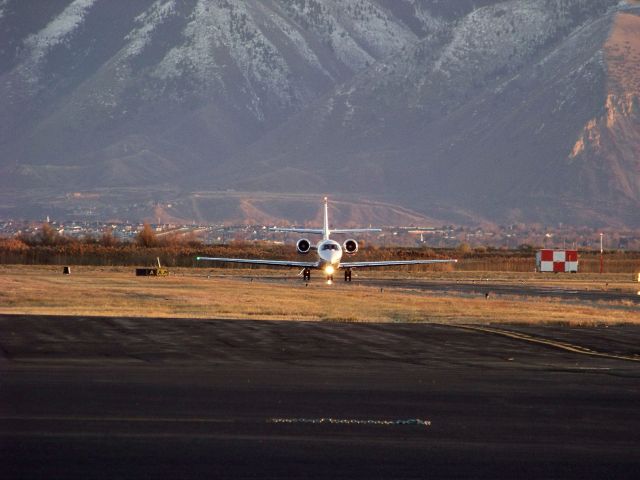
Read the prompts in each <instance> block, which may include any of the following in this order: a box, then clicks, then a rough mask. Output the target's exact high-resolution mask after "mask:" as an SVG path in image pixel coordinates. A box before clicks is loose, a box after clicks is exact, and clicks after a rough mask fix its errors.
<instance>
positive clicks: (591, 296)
mask: <svg viewBox="0 0 640 480" xmlns="http://www.w3.org/2000/svg"><path fill="white" fill-rule="evenodd" d="M358 281H360V282H361V283H362V284H363V285H375V286H380V287H393V288H410V289H416V290H425V291H431V292H438V293H451V292H457V293H463V294H470V295H485V294H487V293H488V294H490V295H494V294H497V295H506V296H514V295H515V296H521V297H522V296H524V297H544V298H560V299H565V300H576V301H581V302H585V301H586V302H627V303H631V304H637V305H640V295H638V293H637V292H630V291H621V290H616V289H606V288H597V289H596V288H591V289H586V288H583V287H582V288H581V287H576V288H572V287H563V286H541V285H536V284H527V283H525V282H520V283H519V284H514V283H507V282H497V281H494V280H486V281H485V280H477V281H473V282H471V281H458V282H453V281H437V280H436V281H434V280H414V279H382V278H367V279H362V280H360V279H359V280H358ZM638 288H639V289H640V286H639V287H638Z"/></svg>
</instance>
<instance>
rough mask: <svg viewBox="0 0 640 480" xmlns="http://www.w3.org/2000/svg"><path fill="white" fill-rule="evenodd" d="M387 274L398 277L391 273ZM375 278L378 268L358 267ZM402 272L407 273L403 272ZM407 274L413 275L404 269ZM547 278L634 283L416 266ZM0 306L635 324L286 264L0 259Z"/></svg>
mask: <svg viewBox="0 0 640 480" xmlns="http://www.w3.org/2000/svg"><path fill="white" fill-rule="evenodd" d="M387 275H396V276H401V275H402V274H401V273H399V272H395V273H388V272H387ZM367 276H368V277H370V278H371V277H374V276H375V277H378V276H379V275H378V272H367ZM405 277H406V274H405ZM412 277H413V276H412ZM489 277H492V278H491V281H493V282H498V281H500V282H508V283H516V282H533V281H541V282H554V283H555V284H560V283H562V284H564V285H572V286H573V287H574V288H588V289H596V288H613V287H614V286H616V288H620V289H623V290H625V291H626V290H628V291H632V289H634V288H635V289H640V285H638V284H635V283H633V282H632V281H631V280H630V279H625V278H623V277H622V276H621V275H620V274H615V275H614V274H611V275H610V276H607V277H605V279H606V280H608V282H606V281H605V283H609V285H608V286H605V284H603V280H605V279H602V278H597V279H594V278H592V276H589V275H580V274H578V275H573V276H569V275H567V276H562V277H560V276H553V278H546V277H540V276H538V277H537V278H532V277H530V276H529V274H526V275H520V276H518V275H517V274H513V273H511V274H500V275H498V274H495V273H492V274H489V273H485V274H484V275H480V274H475V273H474V274H473V275H470V274H469V272H449V273H447V274H446V275H443V273H439V274H436V273H431V274H426V273H423V274H422V275H421V278H423V279H424V280H425V281H429V280H435V279H436V278H437V279H442V278H445V279H446V280H448V281H452V282H456V281H473V282H476V281H477V282H483V281H487V280H486V279H487V278H489ZM0 313H24V314H51V315H104V316H143V317H183V318H227V319H236V318H238V319H240V318H249V319H265V320H302V321H318V320H324V321H352V322H371V321H374V322H443V323H487V322H527V323H538V322H543V323H547V322H553V323H557V322H562V323H568V324H580V325H591V324H601V323H623V322H640V315H638V309H637V308H636V307H634V306H633V305H625V304H609V303H599V304H598V303H591V304H578V303H570V302H566V301H561V300H553V299H549V298H525V297H522V298H520V297H501V298H496V297H491V298H489V299H485V298H484V296H482V295H478V296H472V295H463V294H451V295H443V294H427V293H425V292H423V291H416V290H410V289H399V288H385V289H384V290H381V289H380V288H378V287H371V286H365V285H362V284H359V283H358V281H357V278H354V282H353V283H352V284H344V283H342V282H336V283H335V284H334V285H331V286H328V285H326V284H325V283H324V282H323V281H322V280H321V279H320V278H319V277H316V278H315V279H314V281H313V282H311V283H310V284H309V285H308V286H305V283H303V282H302V281H301V280H300V279H299V278H297V277H295V274H294V273H293V272H292V271H288V270H278V271H269V270H260V271H250V270H233V271H230V270H214V269H176V270H174V271H172V275H170V276H169V277H164V278H163V277H158V278H155V277H136V276H134V274H133V269H132V268H130V267H72V274H71V275H62V274H61V268H60V267H35V266H6V265H5V266H0Z"/></svg>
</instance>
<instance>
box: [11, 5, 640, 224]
mask: <svg viewBox="0 0 640 480" xmlns="http://www.w3.org/2000/svg"><path fill="white" fill-rule="evenodd" d="M45 5H46V6H42V8H40V7H38V8H37V9H36V8H33V5H30V4H29V2H22V1H21V0H4V1H3V2H0V45H2V47H0V190H1V191H0V215H2V216H11V215H14V216H17V215H26V214H29V215H43V214H46V213H49V212H50V211H52V210H53V211H54V212H55V213H56V214H59V215H69V214H78V213H79V212H82V211H84V210H85V209H89V210H91V211H92V212H93V213H94V214H99V215H102V216H116V217H118V216H119V217H123V216H128V215H133V216H137V217H145V216H148V217H153V216H159V215H163V216H166V217H167V218H173V219H198V220H201V221H203V220H204V221H206V220H208V221H222V220H227V221H229V220H233V221H243V220H244V221H250V220H255V219H260V220H264V221H267V220H274V221H280V220H284V221H286V220H290V221H294V220H297V221H300V220H301V218H302V217H303V216H302V215H300V214H299V208H298V207H297V205H299V204H300V202H302V203H304V204H305V205H309V207H307V209H309V208H311V206H312V205H315V204H316V203H317V197H318V195H319V194H323V193H329V194H331V195H332V196H333V197H336V198H338V199H340V200H341V201H344V202H345V204H344V205H345V206H346V205H352V207H351V208H349V209H348V211H349V212H350V213H349V214H348V215H346V216H345V218H344V220H345V221H347V222H353V223H356V222H360V221H362V220H363V218H362V217H364V216H366V215H372V216H373V217H374V220H380V221H384V222H385V223H421V222H462V223H481V222H501V223H504V222H522V221H524V222H526V221H537V222H549V223H557V222H563V223H575V224H580V223H587V224H589V225H600V224H603V225H626V226H631V227H634V228H635V227H640V214H638V213H637V212H638V206H640V155H639V153H640V122H639V118H638V95H639V92H640V89H639V88H638V82H640V71H639V70H638V68H640V67H638V65H640V63H639V60H640V53H639V52H640V49H639V45H638V38H640V34H639V30H638V28H639V21H640V17H639V16H638V15H640V8H639V7H638V6H637V5H635V4H632V3H626V2H619V1H618V0H504V1H499V0H483V1H474V0H459V1H456V2H441V1H437V0H399V1H391V0H348V1H343V0H327V1H319V0H270V1H265V2H246V1H241V0H185V1H176V0H156V1H153V0H140V1H136V2H126V1H124V0H122V1H118V0H116V1H106V0H74V1H72V0H51V1H49V2H45ZM229 191H233V195H228V198H226V199H225V195H224V192H229ZM73 192H89V193H90V192H94V193H93V194H92V195H93V196H92V197H91V198H93V199H94V201H93V202H89V203H87V202H79V201H78V198H81V197H82V196H81V197H78V196H74V195H72V193H73ZM198 192H200V193H198ZM207 192H210V193H207ZM216 192H217V193H216ZM221 192H222V193H221ZM274 194H276V195H275V196H274ZM82 198H85V197H82ZM210 198H214V199H217V200H215V201H210V200H207V199H210ZM96 199H97V200H96ZM105 202H109V205H108V206H106V205H105ZM168 205H171V207H169V206H168ZM371 205H376V207H375V208H373V209H372V208H371ZM313 211H314V212H315V209H313ZM304 218H305V219H308V218H309V217H308V216H306V217H304ZM367 223H368V222H367Z"/></svg>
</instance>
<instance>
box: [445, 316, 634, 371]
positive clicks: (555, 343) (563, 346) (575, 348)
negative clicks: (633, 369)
mask: <svg viewBox="0 0 640 480" xmlns="http://www.w3.org/2000/svg"><path fill="white" fill-rule="evenodd" d="M451 326H452V327H455V328H463V329H465V330H473V331H476V332H482V333H491V334H494V335H500V336H503V337H508V338H513V339H515V340H523V341H525V342H530V343H538V344H541V345H546V346H549V347H554V348H558V349H560V350H565V351H567V352H572V353H579V354H581V355H590V356H592V357H601V358H611V359H614V360H626V361H629V362H640V356H638V355H621V354H616V353H603V352H598V351H596V350H591V349H589V348H587V347H582V346H580V345H574V344H572V343H566V342H561V341H559V340H550V339H546V338H538V337H534V336H532V335H527V334H526V333H520V332H514V331H511V330H502V329H500V328H495V327H478V326H475V325H451Z"/></svg>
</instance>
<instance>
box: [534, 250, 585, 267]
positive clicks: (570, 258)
mask: <svg viewBox="0 0 640 480" xmlns="http://www.w3.org/2000/svg"><path fill="white" fill-rule="evenodd" d="M536 269H537V270H538V271H539V272H555V273H559V272H563V273H564V272H572V273H575V272H577V271H578V251H577V250H551V249H543V250H540V251H539V252H537V253H536Z"/></svg>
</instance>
